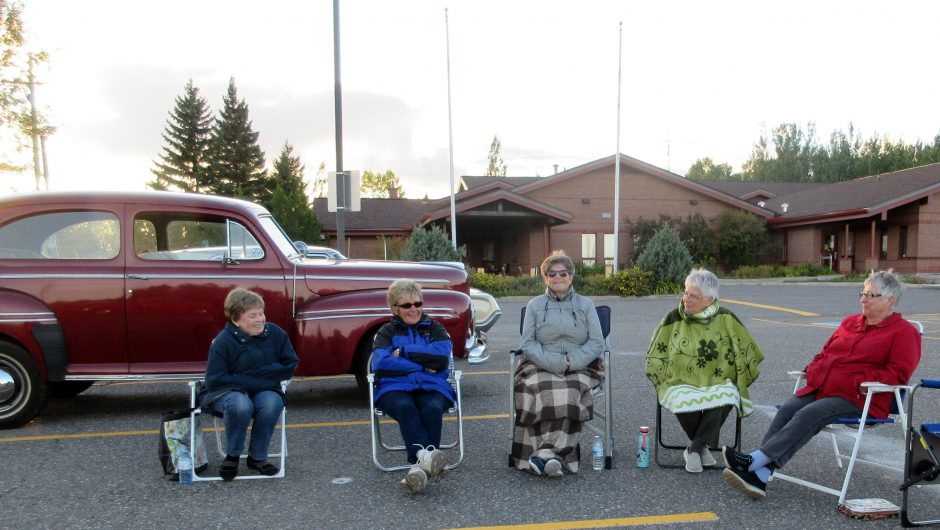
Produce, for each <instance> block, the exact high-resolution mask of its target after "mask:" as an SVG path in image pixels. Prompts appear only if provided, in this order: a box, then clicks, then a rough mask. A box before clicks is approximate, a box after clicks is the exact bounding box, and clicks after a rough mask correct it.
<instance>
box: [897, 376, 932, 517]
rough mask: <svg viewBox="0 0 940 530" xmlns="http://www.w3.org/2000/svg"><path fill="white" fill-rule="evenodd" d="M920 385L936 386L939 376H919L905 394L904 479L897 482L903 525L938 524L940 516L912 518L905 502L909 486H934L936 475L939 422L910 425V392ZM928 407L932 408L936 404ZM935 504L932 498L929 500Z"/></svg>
mask: <svg viewBox="0 0 940 530" xmlns="http://www.w3.org/2000/svg"><path fill="white" fill-rule="evenodd" d="M920 388H929V389H933V390H938V389H940V380H938V379H921V381H920V383H917V384H916V385H914V386H913V387H912V388H911V392H910V395H909V396H908V398H907V419H908V421H909V422H910V423H909V424H908V427H907V437H906V438H905V440H904V453H905V454H904V482H903V483H901V488H900V489H901V491H902V492H903V493H902V494H901V525H902V526H905V527H911V526H926V525H932V524H940V519H930V520H927V519H922V520H920V521H912V520H911V519H910V517H909V511H908V503H909V500H910V499H909V497H910V492H911V488H912V486H928V485H931V484H929V483H934V484H932V485H934V486H937V485H940V484H936V483H935V482H936V481H937V478H938V477H940V423H922V424H920V426H919V427H915V426H914V394H915V393H916V392H917V390H918V389H920ZM932 410H934V411H936V410H937V408H936V407H935V408H933V409H932ZM931 505H933V506H936V502H931Z"/></svg>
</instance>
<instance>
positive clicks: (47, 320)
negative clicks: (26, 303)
mask: <svg viewBox="0 0 940 530" xmlns="http://www.w3.org/2000/svg"><path fill="white" fill-rule="evenodd" d="M0 322H3V323H5V324H6V323H21V322H37V323H40V324H56V323H58V322H59V321H58V320H56V319H55V317H50V318H4V317H0Z"/></svg>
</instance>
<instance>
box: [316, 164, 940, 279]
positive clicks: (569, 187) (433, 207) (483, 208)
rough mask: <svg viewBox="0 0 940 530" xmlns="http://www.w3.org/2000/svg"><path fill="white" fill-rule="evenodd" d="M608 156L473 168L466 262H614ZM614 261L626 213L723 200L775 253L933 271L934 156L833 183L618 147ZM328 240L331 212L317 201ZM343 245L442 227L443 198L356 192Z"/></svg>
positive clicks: (371, 254) (517, 268)
mask: <svg viewBox="0 0 940 530" xmlns="http://www.w3.org/2000/svg"><path fill="white" fill-rule="evenodd" d="M614 163H615V157H614V156H609V157H606V158H602V159H600V160H596V161H593V162H589V163H587V164H584V165H582V166H578V167H575V168H572V169H569V170H566V171H563V172H561V173H557V174H555V175H552V176H549V177H471V176H465V177H463V178H462V179H461V184H460V188H459V191H458V193H457V195H456V199H455V203H456V212H457V239H458V242H459V243H460V244H462V245H466V246H467V250H468V261H469V262H470V264H471V265H472V266H474V267H480V268H484V269H486V270H491V271H501V272H507V273H510V274H528V273H529V271H530V270H531V268H532V267H535V266H537V265H538V264H539V263H540V262H541V261H542V259H543V258H544V257H545V256H546V255H547V254H548V253H549V252H551V251H552V250H554V249H564V250H565V251H566V252H567V253H568V255H570V256H572V258H574V259H575V260H577V261H581V262H585V263H588V264H592V263H602V262H603V263H607V264H612V262H613V255H614V226H613V223H614V221H613V216H614V184H613V183H614ZM620 163H621V168H620V177H621V184H620V208H619V210H620V211H619V213H620V220H621V224H620V227H619V232H620V242H619V249H618V256H619V258H620V259H619V261H620V262H621V264H623V263H625V262H626V261H627V258H628V257H629V256H630V255H631V254H632V251H633V248H632V247H633V238H632V235H631V233H630V228H629V221H635V220H637V219H639V218H641V217H642V218H644V219H658V218H659V216H660V214H668V215H671V216H679V217H683V218H685V217H686V216H687V215H689V214H695V213H698V214H701V215H702V216H703V217H704V218H705V219H708V220H712V219H714V218H716V217H717V216H719V215H720V214H722V213H724V212H726V211H729V210H734V209H737V210H743V211H746V212H749V213H751V214H753V215H756V216H759V217H761V218H764V219H765V220H766V222H767V224H768V227H769V228H770V230H771V233H772V234H773V237H775V238H777V239H778V240H779V242H780V243H781V245H780V248H781V249H782V254H781V255H780V263H783V264H787V265H796V264H800V263H806V262H810V263H815V264H829V265H831V266H832V267H833V269H835V270H838V271H840V272H846V273H847V272H853V271H864V270H869V269H873V268H876V269H880V268H887V267H894V268H895V269H896V270H898V271H899V272H940V195H938V194H940V164H931V165H927V166H921V167H918V168H913V169H909V170H904V171H897V172H894V173H889V174H885V175H878V176H873V177H867V178H864V179H857V180H852V181H847V182H842V183H837V184H807V183H785V182H738V181H735V182H721V181H693V180H689V179H686V178H684V177H682V176H681V175H677V174H674V173H671V172H669V171H666V170H663V169H661V168H658V167H655V166H652V165H650V164H647V163H645V162H642V161H640V160H637V159H635V158H631V157H628V156H623V155H621V157H620ZM314 209H315V211H316V214H317V218H318V219H319V220H320V221H321V223H323V225H324V227H325V229H324V234H325V236H326V237H327V238H328V241H327V243H328V244H329V245H331V246H335V243H336V228H335V226H336V224H335V223H336V221H335V214H333V213H329V212H327V211H326V209H327V208H326V199H317V200H315V201H314ZM345 224H346V237H347V253H348V255H349V256H350V257H358V258H378V259H382V258H383V257H384V256H385V255H386V254H387V247H388V242H389V238H396V237H404V236H407V234H408V233H409V232H410V231H411V229H412V228H413V227H415V226H425V225H428V224H438V225H441V226H443V227H444V228H445V230H448V231H449V230H450V198H449V197H445V198H442V199H436V200H429V201H423V200H414V199H363V200H362V211H361V212H356V213H347V214H346V216H345Z"/></svg>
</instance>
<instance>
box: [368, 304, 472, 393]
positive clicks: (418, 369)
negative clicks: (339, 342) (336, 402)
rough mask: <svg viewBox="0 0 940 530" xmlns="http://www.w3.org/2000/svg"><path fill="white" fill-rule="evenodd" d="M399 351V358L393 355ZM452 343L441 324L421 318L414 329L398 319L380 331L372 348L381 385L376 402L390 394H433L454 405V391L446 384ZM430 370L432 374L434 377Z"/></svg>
mask: <svg viewBox="0 0 940 530" xmlns="http://www.w3.org/2000/svg"><path fill="white" fill-rule="evenodd" d="M396 349H397V350H398V351H399V354H398V356H397V357H396V356H394V355H392V351H394V350H396ZM452 349H453V343H452V342H451V340H450V335H448V334H447V330H446V329H444V326H443V325H441V323H440V322H437V321H435V320H431V318H430V317H428V316H427V315H422V316H421V320H419V321H418V323H417V324H415V325H413V326H409V325H408V324H406V323H405V322H404V321H403V320H402V319H401V318H399V317H398V316H393V317H392V321H391V322H388V323H387V324H385V325H383V326H382V327H381V328H379V331H378V332H377V333H376V334H375V341H374V342H373V344H372V371H373V372H374V373H375V377H376V381H377V382H378V392H376V393H375V400H376V401H378V399H379V398H380V397H382V395H383V394H385V393H386V392H389V391H391V390H403V391H405V392H413V391H415V390H419V389H420V390H431V391H436V392H439V393H441V394H443V395H444V396H445V397H446V398H447V399H449V400H450V401H451V402H453V401H454V400H455V399H456V396H455V395H454V389H453V387H451V386H450V383H449V382H448V381H447V377H448V376H449V375H450V369H449V367H450V354H451V350H452ZM429 370H433V371H434V373H431V372H430V371H429Z"/></svg>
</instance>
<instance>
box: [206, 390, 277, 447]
mask: <svg viewBox="0 0 940 530" xmlns="http://www.w3.org/2000/svg"><path fill="white" fill-rule="evenodd" d="M283 409H284V399H283V398H282V397H281V395H280V394H279V393H277V392H274V391H273V390H264V391H262V392H258V393H257V394H255V396H254V397H253V398H251V397H248V395H247V394H245V393H243V392H234V391H233V392H228V393H226V394H223V395H222V396H221V397H219V399H217V400H215V402H213V403H212V410H213V411H215V412H217V413H219V414H222V419H223V421H224V422H225V442H226V443H225V445H226V448H225V454H227V455H229V456H239V455H241V454H242V451H244V449H245V435H246V434H247V432H248V424H250V423H251V422H252V419H254V425H252V427H251V443H250V444H249V446H248V456H250V457H251V458H252V459H254V460H264V459H266V458H267V457H268V447H269V446H270V445H271V437H272V436H273V435H274V427H275V426H276V425H277V422H278V420H279V419H280V418H281V410H283ZM281 428H282V429H283V428H284V426H283V425H282V426H281Z"/></svg>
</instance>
